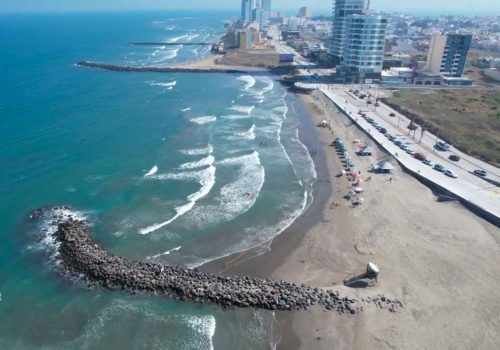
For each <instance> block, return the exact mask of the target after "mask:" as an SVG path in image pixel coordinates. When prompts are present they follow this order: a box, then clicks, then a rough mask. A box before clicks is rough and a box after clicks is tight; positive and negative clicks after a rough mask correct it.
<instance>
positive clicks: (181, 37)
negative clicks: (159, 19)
mask: <svg viewBox="0 0 500 350" xmlns="http://www.w3.org/2000/svg"><path fill="white" fill-rule="evenodd" d="M187 37H189V35H187V34H186V35H181V36H178V37H175V38H171V39H168V41H167V42H169V43H176V42H178V41H179V40H181V39H185V38H187Z"/></svg>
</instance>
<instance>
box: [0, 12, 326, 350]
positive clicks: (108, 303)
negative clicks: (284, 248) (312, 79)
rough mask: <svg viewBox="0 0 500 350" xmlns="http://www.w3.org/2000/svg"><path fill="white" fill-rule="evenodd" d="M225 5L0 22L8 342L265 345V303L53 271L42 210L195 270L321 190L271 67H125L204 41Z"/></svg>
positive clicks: (0, 254) (284, 221)
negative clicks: (267, 70) (249, 306)
mask: <svg viewBox="0 0 500 350" xmlns="http://www.w3.org/2000/svg"><path fill="white" fill-rule="evenodd" d="M233 15H234V14H232V13H230V12H227V13H224V12H222V13H221V12H217V13H215V12H213V13H211V12H205V13H193V12H185V13H181V12H172V13H167V12H159V13H135V14H132V13H121V14H118V13H101V14H92V13H87V14H45V15H8V16H7V15H4V16H2V17H0V45H1V47H2V49H1V50H0V67H1V69H2V80H1V83H0V86H1V88H2V89H1V93H0V118H1V124H0V149H1V153H0V170H1V171H0V198H1V201H0V203H2V210H1V211H0V224H1V228H2V230H1V231H0V238H1V242H2V244H1V245H0V348H2V349H7V348H8V349H75V348H78V349H213V348H215V349H248V348H254V349H259V348H269V344H270V343H271V344H272V343H275V342H276V339H277V338H278V337H279V332H278V331H277V330H276V329H275V328H276V327H273V324H274V318H273V314H272V313H270V312H261V311H254V310H223V309H221V308H219V307H215V306H210V305H198V304H192V303H181V302H177V301H175V300H168V299H165V298H161V297H153V296H132V295H127V294H124V293H118V292H110V291H106V290H101V289H98V290H89V289H87V288H85V287H84V286H82V283H79V282H75V281H70V280H68V279H66V278H63V277H62V276H61V275H60V274H59V273H58V272H57V271H58V270H57V259H56V258H55V257H54V251H55V247H54V244H53V242H52V241H51V239H50V236H49V235H48V232H49V231H48V229H49V228H50V222H41V223H36V224H33V223H30V222H29V221H28V220H27V217H28V215H29V213H30V211H31V210H33V209H35V208H38V207H51V206H54V205H69V206H71V213H72V214H73V215H80V216H82V217H85V218H87V219H88V220H89V221H90V222H91V223H92V226H93V233H94V234H95V236H96V238H97V239H98V240H99V241H100V242H101V243H102V244H103V245H104V246H105V247H106V248H107V249H109V250H110V251H112V252H114V253H116V254H120V255H123V256H126V257H129V258H133V259H148V260H151V261H156V262H161V263H164V264H181V265H185V266H189V267H197V266H200V265H202V264H204V263H206V262H209V261H212V260H214V259H217V258H219V257H223V256H227V255H230V254H233V253H235V252H239V251H242V250H247V249H252V252H253V253H255V254H258V253H261V252H265V251H266V250H268V249H269V246H270V242H271V240H272V238H273V237H275V236H276V235H277V234H279V233H281V232H282V231H283V230H284V229H286V228H287V227H288V226H289V225H290V224H291V223H293V221H294V220H295V219H296V218H297V217H298V216H299V215H300V214H301V213H303V211H304V210H305V209H306V208H307V206H308V205H309V204H310V203H311V201H312V200H313V198H312V184H313V182H314V179H315V177H316V173H315V170H314V165H313V162H312V160H311V158H310V157H309V155H308V152H307V149H306V148H305V146H304V145H303V144H302V142H301V141H300V137H299V136H300V135H299V130H298V120H299V117H300V116H298V115H297V113H295V111H294V107H293V106H294V104H296V103H297V101H296V100H295V98H294V97H293V96H290V95H289V94H287V92H286V91H285V89H284V88H283V87H282V86H280V85H279V83H278V82H277V81H275V80H274V77H272V76H267V75H264V74H262V75H252V76H250V75H241V74H234V75H230V74H211V75H207V74H152V73H116V72H106V71H98V70H92V69H87V68H81V67H77V66H75V63H76V62H78V61H80V60H92V61H101V62H110V63H117V64H128V65H142V66H149V65H163V64H169V63H173V62H180V61H186V60H192V59H196V58H199V57H203V56H204V55H207V54H209V53H208V50H209V48H207V47H195V46H187V45H186V46H182V45H177V46H158V47H145V46H131V45H128V44H129V43H130V42H133V41H161V42H163V41H168V42H174V43H175V42H179V43H182V42H189V41H193V42H195V41H211V40H214V39H216V38H218V37H219V36H220V35H221V34H222V33H223V30H224V28H223V25H224V20H226V19H228V18H231V17H232V16H233Z"/></svg>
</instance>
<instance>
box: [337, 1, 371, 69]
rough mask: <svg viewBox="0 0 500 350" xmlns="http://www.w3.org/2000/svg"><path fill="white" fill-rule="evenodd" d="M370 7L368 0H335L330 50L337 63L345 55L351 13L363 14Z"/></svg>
mask: <svg viewBox="0 0 500 350" xmlns="http://www.w3.org/2000/svg"><path fill="white" fill-rule="evenodd" d="M367 9H368V3H367V0H334V1H333V24H332V40H331V44H330V52H331V54H332V55H333V57H334V59H335V61H336V63H338V62H340V61H341V60H342V58H343V56H344V41H345V34H346V33H345V22H346V18H347V17H348V16H350V15H361V14H363V13H364V12H365V11H366V10H367Z"/></svg>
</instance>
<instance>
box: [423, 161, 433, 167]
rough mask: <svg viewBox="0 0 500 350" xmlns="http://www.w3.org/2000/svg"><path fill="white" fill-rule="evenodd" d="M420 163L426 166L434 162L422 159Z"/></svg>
mask: <svg viewBox="0 0 500 350" xmlns="http://www.w3.org/2000/svg"><path fill="white" fill-rule="evenodd" d="M422 163H424V164H425V165H428V166H434V163H433V162H432V161H431V160H430V159H424V160H423V161H422Z"/></svg>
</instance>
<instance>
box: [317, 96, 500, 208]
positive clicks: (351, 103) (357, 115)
mask: <svg viewBox="0 0 500 350" xmlns="http://www.w3.org/2000/svg"><path fill="white" fill-rule="evenodd" d="M320 90H321V91H322V92H323V93H324V94H325V95H326V96H327V97H328V98H330V99H331V100H332V101H333V102H334V103H335V104H336V105H337V106H338V107H339V108H341V109H343V110H344V111H346V113H347V114H348V115H349V116H350V117H351V118H352V119H353V121H354V122H355V123H357V124H358V126H359V127H361V128H363V129H364V130H365V131H366V132H367V133H368V134H369V135H370V137H371V138H372V139H374V140H375V141H376V142H377V143H378V144H379V145H381V146H382V147H383V148H384V149H386V150H387V151H388V152H389V153H390V154H391V155H393V156H394V157H395V158H397V160H398V161H399V162H400V163H401V164H402V165H403V166H404V167H406V168H407V169H408V170H410V171H413V172H414V173H417V174H419V175H420V176H423V177H425V178H426V179H428V180H430V181H431V182H433V183H435V184H436V185H438V186H440V187H442V188H445V189H447V190H448V191H450V192H451V193H454V194H455V195H457V196H458V197H460V198H462V199H464V200H466V201H469V202H471V203H473V204H474V205H476V206H477V207H479V208H482V209H484V210H486V211H487V212H489V213H492V214H493V215H494V216H496V217H497V218H500V193H499V192H500V191H498V187H497V186H495V185H493V184H491V183H489V182H487V181H485V180H484V179H483V178H482V177H481V176H478V175H475V174H474V170H477V169H479V168H482V169H485V170H486V171H487V172H488V175H489V177H490V178H498V173H497V172H498V169H496V168H495V167H491V166H489V165H488V166H485V165H484V164H482V163H484V162H481V161H479V160H474V158H472V159H470V158H471V157H468V156H466V155H465V157H464V156H463V155H462V154H461V153H460V152H456V150H455V149H454V148H453V147H451V148H450V150H448V151H439V150H437V149H435V147H434V145H435V144H436V138H434V139H432V137H431V136H430V135H427V136H426V135H425V133H424V135H422V133H421V130H420V131H419V130H415V131H410V130H408V129H407V126H408V124H409V121H407V124H406V127H405V126H404V125H405V124H404V123H405V122H406V121H403V118H404V117H403V116H399V115H397V113H395V111H393V110H391V109H390V108H389V107H387V106H385V105H383V104H379V106H378V107H376V106H375V102H374V101H373V102H372V104H371V105H370V104H367V103H366V98H368V97H367V96H366V97H365V98H364V99H363V98H359V97H357V96H356V95H354V91H352V92H349V91H348V90H347V91H346V90H344V89H339V88H337V89H332V88H328V87H326V86H325V87H320ZM371 106H373V107H372V108H370V107H371ZM367 107H368V108H367ZM362 113H364V114H362ZM391 113H393V114H395V115H394V116H391V115H390V114H391ZM398 124H399V126H398ZM405 128H406V129H405ZM409 131H410V132H409ZM389 136H390V137H389ZM438 140H439V139H438ZM417 153H418V154H419V155H421V156H420V157H417V158H416V157H415V156H416V155H417ZM451 155H457V156H459V157H460V160H459V161H452V160H450V159H449V157H450V156H451ZM418 158H421V159H418ZM424 158H425V159H428V161H427V162H426V163H427V164H426V163H424V162H423V161H422V160H423V159H424ZM436 164H439V166H437V167H436ZM488 170H490V171H488Z"/></svg>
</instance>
